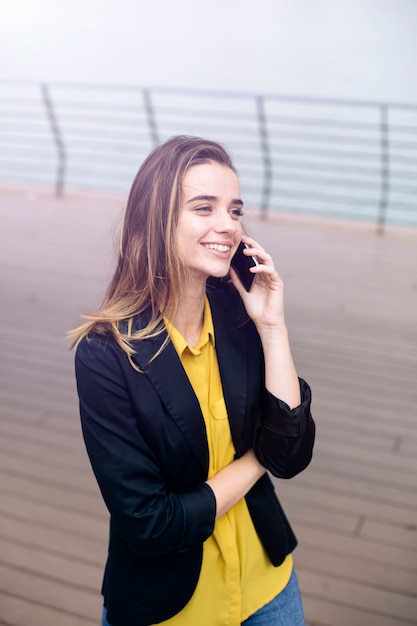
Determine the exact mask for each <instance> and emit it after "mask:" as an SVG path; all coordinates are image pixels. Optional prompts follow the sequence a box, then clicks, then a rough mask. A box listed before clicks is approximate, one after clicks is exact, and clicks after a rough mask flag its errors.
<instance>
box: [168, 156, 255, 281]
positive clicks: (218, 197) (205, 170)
mask: <svg viewBox="0 0 417 626" xmlns="http://www.w3.org/2000/svg"><path fill="white" fill-rule="evenodd" d="M242 207H243V203H242V200H241V199H240V186H239V181H238V178H237V176H236V174H235V173H234V172H233V170H231V169H230V168H229V167H227V166H225V165H220V164H219V163H216V162H215V161H209V162H207V163H202V164H199V165H193V166H192V167H190V168H189V169H188V170H187V172H186V174H185V176H184V178H183V180H182V184H181V193H180V204H179V212H178V224H177V233H176V241H177V253H178V256H179V258H180V260H181V261H182V263H183V264H184V265H185V266H186V267H187V268H188V270H189V272H190V277H191V280H192V281H193V284H194V286H197V285H202V284H205V282H206V280H207V278H208V277H209V276H216V277H218V278H221V277H223V276H226V274H227V273H228V271H229V268H230V261H231V259H232V257H233V254H234V253H235V251H236V249H237V246H238V245H239V242H240V240H241V239H242V234H243V230H242V224H241V221H240V217H241V215H242Z"/></svg>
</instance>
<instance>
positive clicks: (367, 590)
mask: <svg viewBox="0 0 417 626" xmlns="http://www.w3.org/2000/svg"><path fill="white" fill-rule="evenodd" d="M298 576H299V579H300V585H302V586H303V587H307V588H308V593H309V595H314V596H315V597H318V598H321V599H322V600H327V599H328V598H329V596H330V597H331V598H332V602H334V603H335V604H339V605H340V606H353V607H355V608H357V609H363V610H364V611H367V612H369V613H371V614H374V615H375V616H377V615H378V616H381V617H384V616H385V617H389V618H392V619H394V620H399V621H401V620H402V621H403V622H405V623H409V624H415V618H416V615H417V597H416V596H414V597H413V596H409V595H406V594H403V593H398V592H395V591H388V590H386V589H375V588H372V587H370V586H369V585H365V584H358V583H356V582H350V581H346V580H340V579H338V578H336V577H335V576H330V575H326V576H323V575H321V574H319V573H317V572H314V573H311V572H308V571H306V570H303V569H301V571H300V570H299V573H298ZM336 623H338V622H336Z"/></svg>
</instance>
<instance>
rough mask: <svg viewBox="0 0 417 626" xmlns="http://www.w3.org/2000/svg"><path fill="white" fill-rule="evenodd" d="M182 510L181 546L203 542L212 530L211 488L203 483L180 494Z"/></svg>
mask: <svg viewBox="0 0 417 626" xmlns="http://www.w3.org/2000/svg"><path fill="white" fill-rule="evenodd" d="M180 500H181V504H182V507H183V511H184V529H183V536H182V542H181V544H182V545H181V548H182V549H184V548H187V547H191V546H195V545H196V544H199V543H203V542H204V541H205V540H206V539H207V538H208V537H209V536H210V535H211V534H212V533H213V531H214V522H215V517H216V498H215V496H214V493H213V490H212V489H211V488H210V487H209V485H207V484H206V483H203V484H202V485H200V486H199V487H198V488H197V489H196V490H193V491H190V492H186V493H182V494H181V496H180Z"/></svg>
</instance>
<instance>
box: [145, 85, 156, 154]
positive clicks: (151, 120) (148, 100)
mask: <svg viewBox="0 0 417 626" xmlns="http://www.w3.org/2000/svg"><path fill="white" fill-rule="evenodd" d="M142 94H143V100H144V103H145V111H146V118H147V120H148V126H149V131H150V133H151V139H152V143H153V145H154V146H155V147H156V146H157V145H158V144H159V135H158V127H157V125H156V117H155V109H154V106H153V103H152V97H151V92H150V89H143V90H142Z"/></svg>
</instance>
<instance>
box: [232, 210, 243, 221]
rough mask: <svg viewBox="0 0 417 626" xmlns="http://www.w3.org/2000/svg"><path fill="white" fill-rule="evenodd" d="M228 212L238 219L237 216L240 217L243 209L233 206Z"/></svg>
mask: <svg viewBox="0 0 417 626" xmlns="http://www.w3.org/2000/svg"><path fill="white" fill-rule="evenodd" d="M230 213H231V215H232V217H235V218H236V219H238V218H239V217H242V215H243V209H241V208H240V207H239V208H235V209H230Z"/></svg>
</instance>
